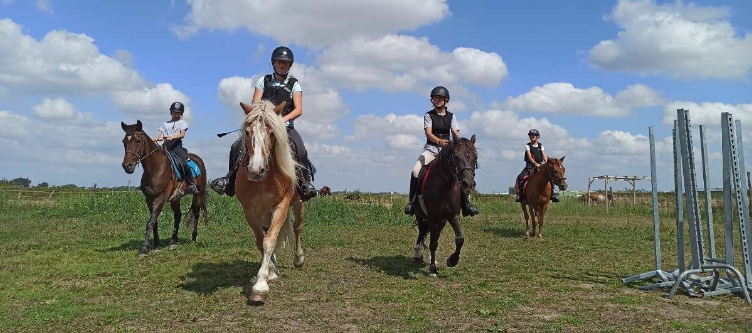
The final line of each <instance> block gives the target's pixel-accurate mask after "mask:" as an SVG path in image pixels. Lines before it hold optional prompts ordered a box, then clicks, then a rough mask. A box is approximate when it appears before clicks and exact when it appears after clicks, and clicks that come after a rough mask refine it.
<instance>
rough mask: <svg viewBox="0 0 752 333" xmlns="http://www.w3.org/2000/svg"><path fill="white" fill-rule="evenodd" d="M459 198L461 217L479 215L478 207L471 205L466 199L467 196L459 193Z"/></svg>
mask: <svg viewBox="0 0 752 333" xmlns="http://www.w3.org/2000/svg"><path fill="white" fill-rule="evenodd" d="M460 197H461V205H460V206H461V207H462V216H475V215H478V214H480V212H479V211H478V207H475V205H473V204H472V203H471V202H470V199H469V198H468V196H467V195H465V194H464V193H460Z"/></svg>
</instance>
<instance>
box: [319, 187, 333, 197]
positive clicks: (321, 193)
mask: <svg viewBox="0 0 752 333" xmlns="http://www.w3.org/2000/svg"><path fill="white" fill-rule="evenodd" d="M327 195H332V189H331V188H329V186H326V185H324V186H323V187H321V189H320V190H319V196H320V197H325V196H327Z"/></svg>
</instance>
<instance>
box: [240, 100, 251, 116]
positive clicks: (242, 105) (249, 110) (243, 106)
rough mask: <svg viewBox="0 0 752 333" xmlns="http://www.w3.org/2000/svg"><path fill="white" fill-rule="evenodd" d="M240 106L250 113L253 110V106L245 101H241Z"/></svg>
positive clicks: (246, 112)
mask: <svg viewBox="0 0 752 333" xmlns="http://www.w3.org/2000/svg"><path fill="white" fill-rule="evenodd" d="M240 108H241V109H243V112H245V114H248V113H250V112H251V106H250V105H248V104H245V103H243V102H240Z"/></svg>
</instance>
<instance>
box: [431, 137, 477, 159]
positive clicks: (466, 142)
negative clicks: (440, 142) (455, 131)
mask: <svg viewBox="0 0 752 333" xmlns="http://www.w3.org/2000/svg"><path fill="white" fill-rule="evenodd" d="M457 146H466V147H467V148H468V149H470V150H471V151H472V152H473V153H476V154H477V153H478V150H477V149H476V148H475V146H474V145H473V144H472V143H471V142H470V139H468V138H460V139H459V140H457V141H449V144H448V145H447V146H446V147H444V148H442V149H441V150H440V151H439V154H438V155H436V159H438V160H442V161H449V158H450V157H452V153H453V151H454V148H455V147H457Z"/></svg>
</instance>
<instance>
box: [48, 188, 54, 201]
mask: <svg viewBox="0 0 752 333" xmlns="http://www.w3.org/2000/svg"><path fill="white" fill-rule="evenodd" d="M53 194H55V190H52V192H50V196H49V197H47V199H52V195H53Z"/></svg>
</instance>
